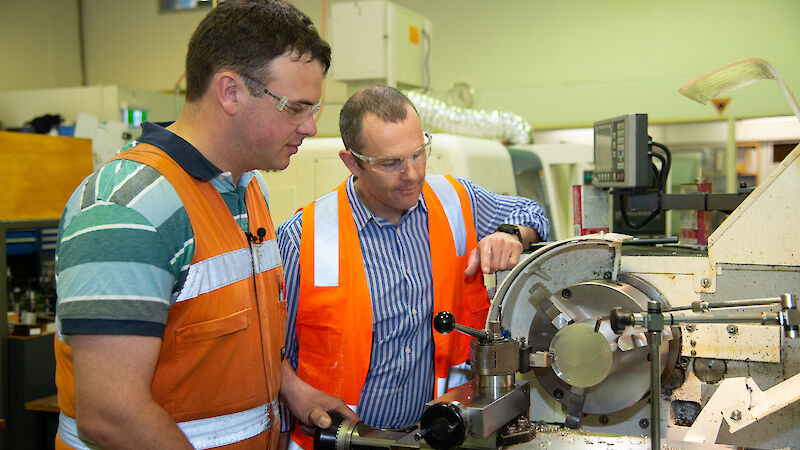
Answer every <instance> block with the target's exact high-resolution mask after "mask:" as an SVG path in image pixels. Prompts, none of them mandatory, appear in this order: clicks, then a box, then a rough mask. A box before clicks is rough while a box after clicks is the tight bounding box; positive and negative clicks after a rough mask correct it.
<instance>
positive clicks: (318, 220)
mask: <svg viewBox="0 0 800 450" xmlns="http://www.w3.org/2000/svg"><path fill="white" fill-rule="evenodd" d="M425 181H426V182H427V183H428V185H430V187H431V189H432V190H433V192H434V193H435V194H436V197H437V198H438V199H439V201H440V202H441V203H442V208H443V209H444V213H445V216H447V222H448V223H449V224H450V230H451V231H452V233H453V243H454V244H455V247H456V255H457V256H464V254H466V253H467V228H466V225H465V224H464V214H463V213H462V212H461V202H460V201H459V199H458V193H457V192H456V190H455V188H454V187H453V185H452V184H450V182H449V181H447V179H446V178H445V177H444V176H443V175H428V176H427V177H425ZM314 210H315V212H314V286H316V287H331V286H338V285H339V207H338V200H337V191H333V192H329V193H328V194H325V196H323V197H321V198H320V199H318V200H317V201H316V202H314Z"/></svg>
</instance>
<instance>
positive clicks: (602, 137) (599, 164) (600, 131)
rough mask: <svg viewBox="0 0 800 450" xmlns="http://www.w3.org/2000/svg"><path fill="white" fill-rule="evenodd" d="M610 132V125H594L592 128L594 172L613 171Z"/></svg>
mask: <svg viewBox="0 0 800 450" xmlns="http://www.w3.org/2000/svg"><path fill="white" fill-rule="evenodd" d="M611 130H612V124H611V123H604V124H600V125H596V126H595V128H594V170H595V171H596V172H610V171H611V170H613V161H612V160H611Z"/></svg>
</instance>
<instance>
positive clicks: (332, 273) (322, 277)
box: [314, 191, 339, 287]
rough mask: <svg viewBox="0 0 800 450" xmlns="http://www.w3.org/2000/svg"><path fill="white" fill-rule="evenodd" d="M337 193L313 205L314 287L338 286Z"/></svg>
mask: <svg viewBox="0 0 800 450" xmlns="http://www.w3.org/2000/svg"><path fill="white" fill-rule="evenodd" d="M338 201H339V200H338V192H337V191H333V192H329V193H328V194H325V196H323V197H322V198H320V199H319V200H317V201H316V202H315V205H314V210H315V213H314V286H317V287H330V286H338V285H339V203H338Z"/></svg>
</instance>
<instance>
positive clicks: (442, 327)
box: [433, 311, 456, 334]
mask: <svg viewBox="0 0 800 450" xmlns="http://www.w3.org/2000/svg"><path fill="white" fill-rule="evenodd" d="M455 327H456V318H455V317H454V316H453V314H452V313H451V312H450V311H442V312H440V313H439V314H436V316H435V317H434V318H433V329H434V330H436V331H438V332H439V333H442V334H447V333H449V332H451V331H453V329H455Z"/></svg>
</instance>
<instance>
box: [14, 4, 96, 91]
mask: <svg viewBox="0 0 800 450" xmlns="http://www.w3.org/2000/svg"><path fill="white" fill-rule="evenodd" d="M78 25H79V21H78V1H77V0H2V1H0V42H2V43H3V44H2V45H0V61H2V64H0V67H2V70H0V90H12V89H38V88H49V87H64V86H80V85H81V83H82V80H81V63H80V39H79V33H78V28H79V27H78Z"/></svg>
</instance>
